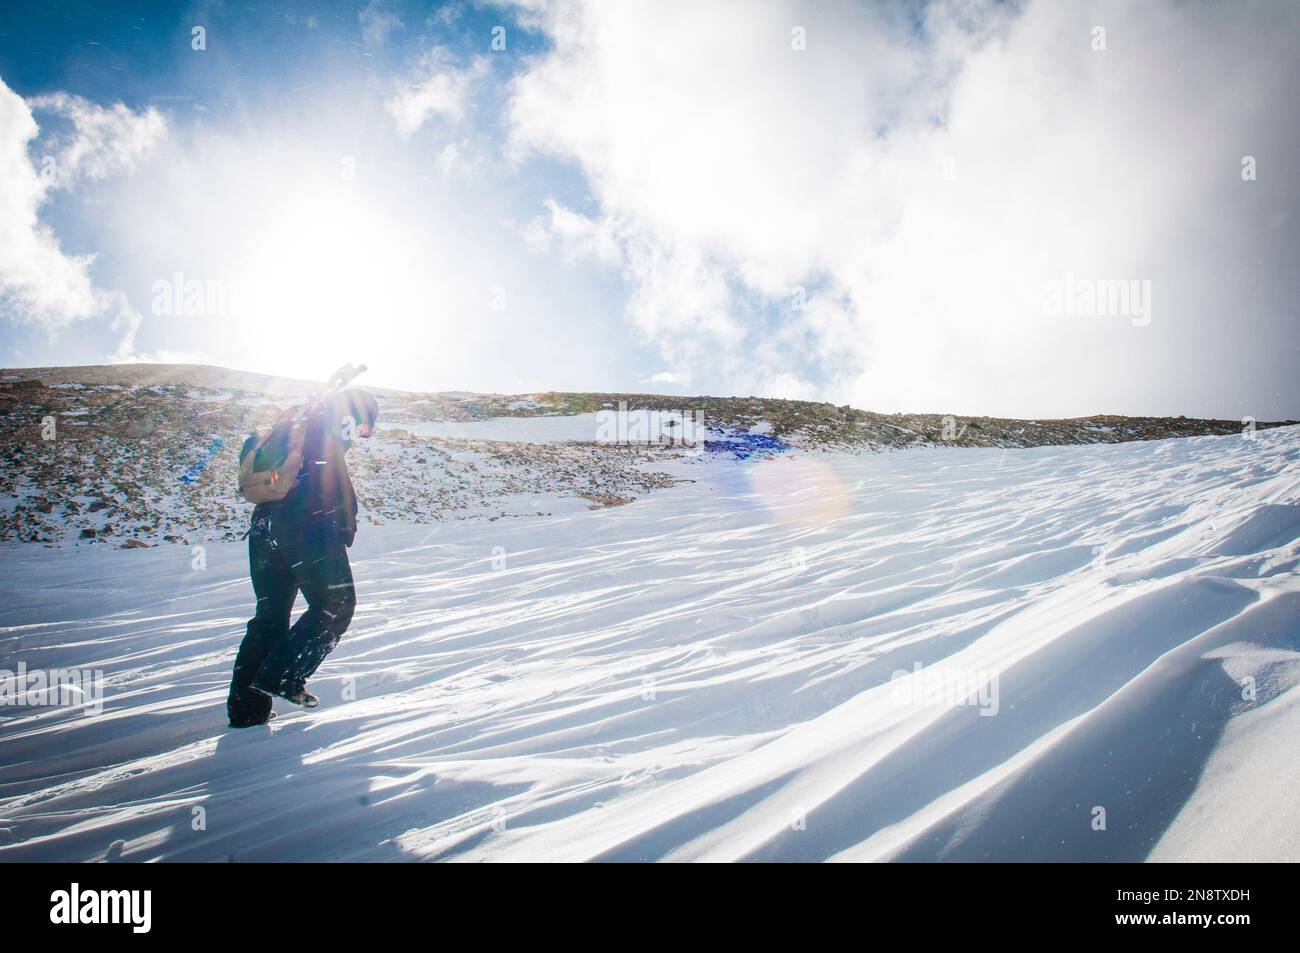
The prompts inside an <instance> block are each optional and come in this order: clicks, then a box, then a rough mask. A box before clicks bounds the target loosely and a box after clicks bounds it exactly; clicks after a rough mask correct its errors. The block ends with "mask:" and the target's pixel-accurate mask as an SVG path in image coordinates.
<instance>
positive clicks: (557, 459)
mask: <svg viewBox="0 0 1300 953" xmlns="http://www.w3.org/2000/svg"><path fill="white" fill-rule="evenodd" d="M314 389H315V385H313V384H311V383H310V382H307V381H296V380H289V379H285V378H276V377H267V376H265V375H259V374H251V373H246V372H242V371H233V370H228V369H225V368H218V367H208V366H204V365H185V364H175V365H168V364H130V365H110V366H91V367H67V368H24V369H15V370H7V371H0V541H4V540H17V541H22V542H30V543H41V544H45V545H59V544H71V545H73V546H82V547H93V546H102V545H105V544H107V545H111V546H117V547H134V548H146V547H150V546H158V545H167V544H175V543H184V544H194V543H201V542H205V541H211V540H226V541H234V540H237V539H239V538H241V537H242V536H243V533H244V530H245V529H246V528H247V523H248V513H249V511H250V509H251V507H249V506H248V505H247V504H245V503H243V502H242V501H240V500H239V499H237V498H236V496H235V492H234V488H235V474H236V471H237V469H238V459H237V457H238V450H239V447H240V445H241V444H242V443H243V439H244V437H245V436H246V435H247V434H248V433H249V432H250V431H251V430H253V429H254V428H256V427H265V426H267V425H269V424H270V423H271V422H272V421H273V420H274V419H275V417H276V416H277V415H278V414H279V413H281V412H282V411H283V410H285V409H286V408H289V407H292V406H295V405H298V404H300V403H301V402H302V401H303V400H304V398H306V397H307V396H309V395H310V394H312V393H313V392H314ZM376 393H377V396H378V398H379V402H380V407H381V415H380V427H379V431H378V435H377V436H376V438H375V439H374V440H370V441H364V442H361V443H360V444H359V445H358V446H357V447H356V448H354V449H353V451H352V452H351V454H350V458H349V461H350V462H349V466H350V467H351V470H352V474H353V478H354V481H355V483H356V487H357V493H358V495H359V497H360V500H361V504H362V507H363V514H362V522H363V524H369V525H388V524H391V523H395V522H396V523H421V524H426V525H429V524H438V523H446V522H455V521H460V520H474V521H478V520H484V521H496V520H500V519H526V518H533V517H538V516H542V517H545V516H547V515H548V514H551V515H553V514H555V513H557V512H561V511H567V510H568V509H570V508H573V507H575V506H576V507H579V508H582V507H586V506H609V505H621V504H624V503H628V502H630V501H632V500H636V499H640V498H642V497H644V496H646V495H648V494H650V493H653V492H656V491H658V490H660V489H663V488H665V487H668V486H672V485H673V483H674V481H675V480H676V479H683V478H685V479H689V478H691V477H690V476H686V477H683V476H682V475H681V474H680V473H679V472H677V471H676V470H675V469H674V468H672V467H665V466H661V465H660V464H661V463H671V462H673V461H677V460H679V458H680V457H681V454H679V453H676V452H674V451H673V450H671V449H668V448H665V447H663V446H658V445H648V446H645V445H634V446H629V445H619V444H617V443H614V444H610V443H608V442H601V441H600V440H599V436H600V432H601V421H600V418H601V417H602V415H607V414H611V413H613V412H615V410H616V409H617V408H619V407H620V406H623V407H625V408H626V411H627V413H628V414H629V415H633V416H635V415H638V414H652V413H658V414H664V413H670V414H671V413H691V414H699V415H701V419H702V420H703V423H704V428H703V429H704V431H705V432H704V434H703V436H704V437H705V438H706V439H705V441H704V447H703V449H704V451H705V452H706V454H710V455H722V456H735V455H736V454H737V452H739V453H740V454H742V455H745V454H748V453H750V452H751V451H753V450H757V451H758V452H783V451H784V450H786V449H804V450H833V451H835V452H850V453H862V452H871V451H878V450H885V449H904V448H909V447H919V446H948V447H976V446H982V447H1031V446H1045V445H1057V444H1078V443H1087V444H1091V443H1115V442H1123V441H1130V440H1150V439H1157V438H1162V437H1171V436H1197V435H1205V434H1239V433H1241V432H1242V431H1243V430H1245V429H1247V426H1243V422H1242V421H1238V420H1189V419H1187V418H1183V417H1172V418H1171V417H1165V418H1153V417H1106V416H1099V417H1086V418H1079V419H1075V420H1055V421H1052V420H999V419H994V418H988V417H978V418H972V417H960V418H959V417H956V416H953V415H939V414H878V413H871V412H868V411H863V410H858V409H855V408H852V407H848V406H840V407H837V406H835V405H832V404H817V403H809V402H807V401H795V400H772V399H763V398H756V397H746V398H738V397H727V398H723V397H680V396H679V397H667V396H664V395H656V394H574V393H545V394H531V395H529V394H517V395H500V394H458V393H435V394H420V393H408V392H404V391H390V390H379V391H377V392H376ZM1277 425H1278V424H1277V423H1266V422H1259V423H1258V424H1254V423H1250V424H1248V427H1249V428H1256V427H1257V428H1260V429H1263V428H1268V427H1273V426H1277ZM674 473H676V476H674V475H673V474H674ZM556 506H559V509H557V508H556Z"/></svg>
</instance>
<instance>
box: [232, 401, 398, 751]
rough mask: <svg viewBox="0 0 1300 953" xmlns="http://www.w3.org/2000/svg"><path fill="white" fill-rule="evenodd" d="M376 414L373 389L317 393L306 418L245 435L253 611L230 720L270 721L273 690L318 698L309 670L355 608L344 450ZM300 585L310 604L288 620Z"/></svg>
mask: <svg viewBox="0 0 1300 953" xmlns="http://www.w3.org/2000/svg"><path fill="white" fill-rule="evenodd" d="M378 416H379V405H378V403H377V402H376V401H375V398H374V397H372V396H371V395H370V394H368V393H366V392H365V391H364V390H361V389H359V388H347V389H345V390H337V391H335V392H334V393H332V394H330V395H329V396H328V397H327V398H324V399H321V400H320V403H319V405H317V404H316V402H313V404H312V405H310V406H309V408H308V411H307V413H306V415H305V416H304V417H294V416H293V415H292V412H291V414H290V415H286V417H284V418H282V419H281V420H280V421H279V422H277V424H276V427H274V428H272V431H271V434H270V435H269V436H268V437H266V438H259V436H258V435H257V434H253V435H251V436H250V437H249V438H248V439H247V440H246V441H245V442H244V446H243V448H242V450H241V451H240V492H241V494H243V495H244V496H245V498H247V499H249V500H251V501H254V502H257V506H256V507H255V508H254V510H253V516H252V521H251V523H250V525H249V530H248V564H249V574H250V575H251V576H252V581H253V592H254V593H255V594H256V596H257V611H256V614H255V615H254V616H253V618H251V619H250V620H249V621H248V628H247V630H246V632H245V634H244V640H243V641H242V642H241V643H240V645H239V653H238V655H237V656H236V657H235V669H234V673H233V674H232V676H231V679H230V696H229V698H228V699H227V702H226V709H227V713H228V714H229V716H230V725H231V727H233V728H246V727H249V726H252V725H262V724H266V722H268V721H269V720H270V719H271V718H273V717H274V714H273V713H272V711H271V700H272V696H278V697H280V698H283V699H285V700H286V701H288V702H292V703H293V704H295V705H301V706H303V707H306V708H314V707H316V705H317V704H319V701H318V700H317V698H316V696H315V695H313V694H312V693H311V692H309V691H307V679H309V678H310V677H311V676H312V675H313V674H314V673H315V671H316V669H317V668H319V667H320V664H321V663H322V662H323V661H324V660H325V656H327V655H329V653H330V652H331V651H332V650H333V648H334V646H336V645H337V644H338V641H339V639H340V637H342V635H343V633H344V632H346V631H347V628H348V625H349V623H350V622H351V621H352V612H353V609H354V608H355V607H356V593H355V590H354V587H353V584H352V569H351V567H350V566H349V564H348V553H347V550H348V547H350V546H351V545H352V541H353V539H354V538H355V537H356V533H357V498H356V494H355V493H354V492H353V489H352V481H351V479H350V478H349V476H348V468H347V463H346V462H345V460H344V454H345V453H347V451H348V449H349V447H350V446H351V444H352V437H353V436H361V437H369V436H370V435H371V433H372V432H373V430H374V426H375V421H376V419H377V418H378ZM277 457H278V458H279V459H278V461H277ZM263 458H265V459H263ZM277 483H278V484H279V489H276V486H277ZM286 488H287V492H285V489H286ZM299 591H301V592H302V594H303V598H304V599H306V601H307V610H306V611H305V612H304V613H303V614H302V615H301V616H300V617H299V618H298V621H297V622H295V623H294V624H293V626H292V627H290V625H289V616H290V613H291V612H292V610H293V604H294V601H295V600H296V599H297V596H298V592H299Z"/></svg>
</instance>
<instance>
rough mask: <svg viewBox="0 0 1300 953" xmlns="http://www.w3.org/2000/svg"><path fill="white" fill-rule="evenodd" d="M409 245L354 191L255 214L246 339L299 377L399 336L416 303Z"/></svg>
mask: <svg viewBox="0 0 1300 953" xmlns="http://www.w3.org/2000/svg"><path fill="white" fill-rule="evenodd" d="M410 254H411V250H410V248H409V247H408V246H406V245H404V243H402V242H401V241H400V240H398V239H397V238H396V237H395V232H394V229H393V227H392V224H391V223H389V222H385V221H384V220H383V219H382V217H381V216H380V215H379V214H378V212H377V211H376V209H375V206H374V205H372V204H368V203H366V202H365V201H364V200H363V199H362V198H360V197H354V196H330V197H327V198H324V199H322V198H321V197H320V195H319V193H313V194H311V196H310V198H308V197H306V195H299V196H293V197H290V198H288V199H287V200H286V201H285V202H284V203H283V205H281V206H280V207H278V208H276V209H274V210H272V211H271V212H269V213H268V214H266V215H265V216H261V217H260V218H259V221H258V224H257V227H256V234H255V235H254V236H253V237H252V240H251V241H250V243H249V246H248V265H247V269H248V273H249V274H250V275H252V276H253V277H252V278H251V284H252V293H251V294H250V295H249V300H250V307H249V315H248V318H249V325H250V326H249V327H248V328H247V330H248V331H249V332H250V333H251V335H252V336H253V339H254V340H255V341H257V342H260V343H259V346H261V344H263V343H264V344H267V345H269V346H270V347H272V348H273V349H274V350H275V352H276V353H277V355H278V357H277V360H280V359H281V358H282V363H281V366H282V367H285V368H286V369H289V370H290V372H291V373H293V374H295V375H299V376H304V377H320V376H322V375H324V374H328V373H329V371H330V370H331V369H332V367H333V366H334V365H337V364H339V363H342V362H343V361H346V360H351V359H353V358H354V357H360V356H363V355H364V350H365V347H366V340H367V339H371V340H373V339H374V338H375V336H376V335H379V334H381V333H382V334H383V335H384V336H385V337H386V338H387V337H388V336H390V335H391V334H393V333H394V332H400V324H401V322H402V321H403V319H404V317H405V316H406V315H408V314H409V312H410V311H411V310H412V308H413V307H414V306H415V304H416V303H417V302H418V300H419V297H420V295H419V291H418V283H419V276H418V275H417V274H415V273H414V272H413V270H412V268H411V267H410V262H409V257H410Z"/></svg>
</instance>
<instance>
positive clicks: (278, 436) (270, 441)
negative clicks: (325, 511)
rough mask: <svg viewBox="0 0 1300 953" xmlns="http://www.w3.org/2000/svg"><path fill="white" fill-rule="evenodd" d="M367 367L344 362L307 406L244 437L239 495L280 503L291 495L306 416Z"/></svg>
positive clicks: (299, 466) (300, 462)
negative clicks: (267, 428)
mask: <svg viewBox="0 0 1300 953" xmlns="http://www.w3.org/2000/svg"><path fill="white" fill-rule="evenodd" d="M365 369H366V365H364V364H362V365H360V366H353V365H351V364H345V365H343V366H342V367H340V368H339V369H338V370H337V371H335V372H334V374H333V376H331V377H330V379H329V380H328V381H327V382H326V384H325V386H324V387H323V388H322V389H321V391H320V392H319V393H318V394H317V395H316V396H315V397H314V398H312V400H311V401H310V402H309V403H308V404H307V406H306V407H304V408H301V409H300V410H298V411H297V412H295V413H293V414H292V415H291V416H288V417H286V418H285V419H283V420H277V421H276V422H275V424H274V425H273V426H272V427H271V429H270V430H268V431H267V432H266V433H265V434H262V435H259V434H256V433H254V434H252V435H251V436H250V437H249V438H248V441H245V443H244V450H243V453H242V455H241V456H240V458H239V495H240V496H242V497H243V498H244V499H246V500H248V502H250V503H278V502H279V501H280V500H283V499H284V498H285V497H286V496H288V495H289V492H290V491H291V490H292V489H293V488H294V487H296V486H297V485H298V475H299V472H300V471H301V470H302V446H303V442H304V441H305V440H306V438H307V417H308V416H309V415H310V414H311V413H312V411H314V410H315V409H316V408H318V407H320V406H321V404H322V403H323V402H324V401H325V400H326V399H328V398H329V397H330V395H332V394H334V393H336V392H337V391H338V390H339V389H340V388H342V387H345V386H346V385H347V384H348V382H350V381H351V380H352V379H353V378H354V377H356V376H357V375H358V374H360V373H361V372H362V371H364V370H365ZM250 442H251V446H250Z"/></svg>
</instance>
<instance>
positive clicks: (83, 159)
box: [28, 93, 167, 188]
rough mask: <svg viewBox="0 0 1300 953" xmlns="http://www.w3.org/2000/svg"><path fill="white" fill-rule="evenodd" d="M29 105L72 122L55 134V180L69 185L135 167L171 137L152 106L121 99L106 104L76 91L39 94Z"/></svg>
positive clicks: (129, 170)
mask: <svg viewBox="0 0 1300 953" xmlns="http://www.w3.org/2000/svg"><path fill="white" fill-rule="evenodd" d="M28 106H29V107H30V108H31V109H32V110H34V111H35V112H39V113H48V114H50V115H54V116H59V117H61V118H63V119H66V120H69V121H71V123H72V133H71V134H70V135H63V136H54V137H51V142H50V143H49V145H50V146H52V147H54V148H55V149H56V150H57V151H56V154H55V156H54V158H55V161H56V167H57V173H56V181H57V182H58V184H59V186H60V187H63V188H66V187H68V186H70V185H71V184H73V183H75V182H76V181H77V180H78V179H82V178H85V179H103V178H107V177H108V176H112V175H121V174H124V173H128V172H131V171H132V170H133V169H134V168H135V167H136V164H137V163H138V162H139V161H140V160H141V159H142V158H144V157H145V156H146V155H148V154H149V153H151V152H153V151H154V150H155V149H156V148H158V146H159V145H160V144H161V143H162V142H163V140H164V139H165V138H166V137H167V124H166V122H165V121H164V120H163V117H162V114H161V113H159V112H158V111H157V110H156V109H154V108H153V107H152V106H151V107H149V108H148V109H145V110H143V111H141V112H132V111H131V110H130V109H128V108H127V107H126V106H125V105H123V104H122V103H115V104H114V105H112V106H109V107H107V108H105V107H103V106H98V105H96V104H95V103H92V102H89V101H87V100H85V99H82V98H81V97H80V96H72V95H69V94H68V93H53V94H51V95H48V96H36V97H34V98H32V99H31V100H29V101H28Z"/></svg>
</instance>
